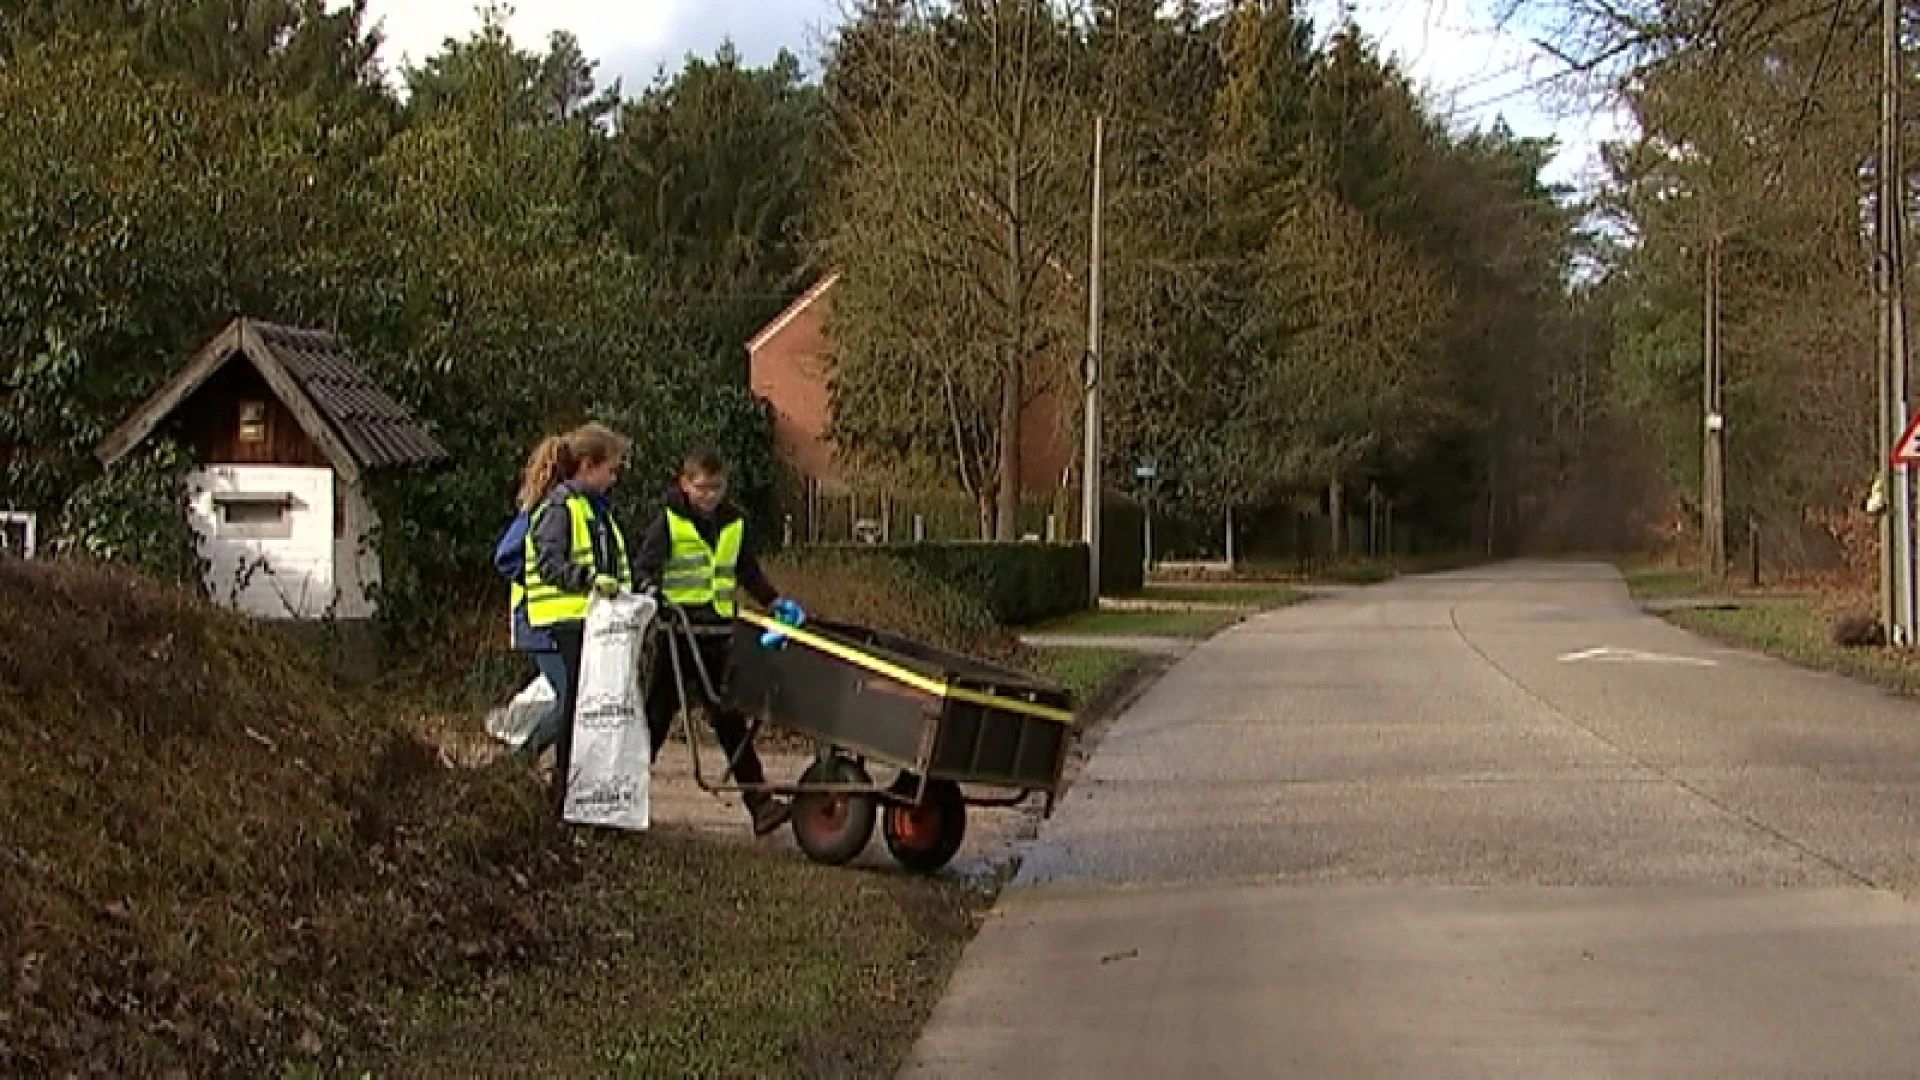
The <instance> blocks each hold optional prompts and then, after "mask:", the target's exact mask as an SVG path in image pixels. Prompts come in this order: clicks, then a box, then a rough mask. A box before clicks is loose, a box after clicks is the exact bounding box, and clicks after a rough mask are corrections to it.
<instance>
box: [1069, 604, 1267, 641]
mask: <svg viewBox="0 0 1920 1080" xmlns="http://www.w3.org/2000/svg"><path fill="white" fill-rule="evenodd" d="M1240 619H1241V615H1240V613H1238V612H1234V611H1217V610H1215V611H1209V610H1191V611H1080V612H1075V613H1074V614H1072V615H1063V616H1061V617H1060V618H1058V619H1051V620H1048V621H1047V622H1044V623H1041V624H1040V625H1038V626H1036V627H1034V628H1033V630H1034V632H1035V633H1041V634H1092V635H1103V636H1139V637H1196V638H1199V637H1209V636H1211V635H1213V634H1216V633H1218V632H1220V631H1221V630H1224V629H1226V628H1227V627H1229V626H1232V625H1233V624H1234V623H1236V622H1239V621H1240Z"/></svg>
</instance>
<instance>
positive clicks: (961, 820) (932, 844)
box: [654, 601, 1077, 873]
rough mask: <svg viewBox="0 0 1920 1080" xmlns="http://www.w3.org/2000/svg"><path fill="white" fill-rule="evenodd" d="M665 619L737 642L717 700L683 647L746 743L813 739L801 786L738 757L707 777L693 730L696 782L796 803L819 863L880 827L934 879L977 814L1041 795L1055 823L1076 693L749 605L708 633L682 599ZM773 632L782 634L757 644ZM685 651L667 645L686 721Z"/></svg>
mask: <svg viewBox="0 0 1920 1080" xmlns="http://www.w3.org/2000/svg"><path fill="white" fill-rule="evenodd" d="M661 612H662V615H663V618H662V619H661V622H660V624H659V626H660V630H661V633H662V635H663V636H664V635H673V634H680V635H685V637H686V638H687V644H688V645H689V646H691V645H692V644H693V643H694V642H693V639H694V638H695V637H696V636H700V635H703V634H710V633H714V632H715V631H716V630H717V631H718V632H721V633H729V634H730V635H731V641H730V643H729V646H728V647H729V655H730V659H731V661H732V673H731V677H730V678H729V679H728V680H727V685H726V686H724V687H719V688H718V690H719V691H720V693H719V694H716V693H714V690H715V689H716V688H715V686H714V683H713V680H712V678H711V675H710V673H709V672H708V671H707V670H706V665H705V664H704V663H703V662H701V660H700V652H699V650H698V649H697V648H691V647H689V648H687V649H685V650H684V652H685V653H686V655H688V656H690V657H692V658H693V667H694V668H695V674H696V675H697V677H698V678H699V679H700V680H701V684H702V686H703V687H704V688H705V689H706V690H707V691H708V694H709V698H708V699H709V700H713V701H720V700H724V701H726V702H727V703H728V704H729V705H731V706H732V707H733V708H736V709H738V710H739V711H740V712H741V713H742V714H744V715H745V716H746V717H748V720H749V728H748V737H747V743H748V744H749V745H750V744H752V743H753V742H754V741H755V740H756V739H757V737H758V735H759V733H760V731H761V729H762V727H763V726H764V725H765V724H766V723H768V722H771V723H774V724H776V725H778V726H779V727H781V728H784V729H787V730H789V731H792V732H795V733H797V734H800V735H802V736H805V737H806V738H808V739H809V740H811V741H812V742H813V743H814V744H815V747H816V754H815V758H814V760H813V762H812V763H811V764H810V765H808V767H807V768H806V770H805V771H804V772H803V773H802V774H801V775H800V778H799V780H798V781H797V782H794V783H786V784H782V783H774V782H768V783H761V784H743V783H740V782H738V781H736V780H735V779H734V777H733V766H734V762H732V761H728V763H727V769H726V772H725V774H724V775H723V776H722V777H721V778H720V779H719V780H718V781H714V782H709V781H708V780H707V778H706V777H705V776H704V775H703V773H702V770H701V765H700V753H699V744H698V741H697V740H698V735H696V731H697V730H698V728H700V727H702V726H703V725H698V724H694V723H691V722H689V723H688V724H687V742H688V744H689V746H690V747H691V748H692V750H693V758H694V780H695V782H696V783H698V784H699V785H700V787H701V788H702V789H703V790H705V791H709V792H715V793H719V792H747V791H759V792H765V793H767V794H769V795H788V796H792V798H793V814H792V823H791V827H792V830H793V837H794V840H795V841H796V842H797V843H798V844H799V846H800V850H801V851H803V852H805V853H806V854H807V856H808V857H809V858H811V859H813V860H814V861H816V862H821V863H826V864H829V865H836V866H837V865H842V864H844V863H847V862H849V861H851V860H852V859H854V858H856V857H857V856H859V854H860V853H861V852H862V851H864V850H866V847H867V844H868V843H869V842H870V841H871V839H872V837H873V830H874V825H875V824H876V820H877V822H878V824H879V826H880V830H881V834H882V836H883V837H884V838H885V841H886V845H887V850H888V851H889V852H890V853H891V854H892V855H893V857H894V859H895V861H897V862H899V863H900V865H902V866H904V867H906V868H908V869H910V870H916V871H920V872H925V873H930V872H933V871H936V870H939V869H941V868H942V867H944V866H946V865H947V863H948V862H949V861H951V860H952V859H953V857H954V855H955V854H956V853H957V852H958V851H959V850H960V845H961V842H962V841H963V840H964V839H965V837H966V828H967V807H968V806H985V807H1013V806H1017V805H1019V804H1021V803H1023V802H1025V801H1027V800H1028V799H1029V798H1030V797H1032V796H1034V795H1036V794H1040V795H1044V796H1045V805H1044V808H1043V811H1042V813H1043V815H1046V816H1051V815H1052V813H1053V807H1054V803H1055V801H1056V800H1057V799H1058V797H1059V795H1060V791H1061V774H1062V772H1063V771H1064V770H1065V768H1066V762H1067V754H1068V753H1069V751H1070V750H1071V748H1072V745H1073V740H1074V738H1075V736H1076V734H1077V725H1076V723H1075V719H1074V713H1073V709H1074V701H1073V696H1072V694H1070V693H1069V692H1068V691H1067V690H1065V689H1063V688H1061V687H1060V686H1057V685H1055V684H1052V683H1049V682H1047V681H1045V680H1041V679H1036V678H1035V677H1033V676H1031V675H1027V674H1024V673H1021V672H1018V671H1013V670H1010V669H1007V668H1003V667H998V666H996V665H993V664H988V663H984V662H982V661H980V660H976V659H974V658H972V657H968V656H963V655H960V654H958V653H954V652H949V651H947V650H943V649H936V648H933V647H931V646H928V645H924V644H921V643H919V642H916V641H912V640H909V639H907V638H904V637H901V636H899V635H897V634H891V633H887V632H884V631H880V630H873V629H870V628H867V627H863V626H856V625H853V624H850V623H836V622H808V623H807V624H806V625H805V626H804V627H790V626H786V625H784V624H782V623H778V622H775V621H774V620H773V619H771V618H768V617H766V616H763V615H759V614H754V613H750V612H746V611H742V612H741V613H740V615H739V617H738V618H737V619H736V620H735V622H734V624H733V625H732V626H731V627H730V628H727V629H721V628H713V629H708V628H704V627H696V626H695V624H694V623H693V622H692V621H691V620H690V619H689V618H688V616H687V613H686V612H685V611H684V610H682V609H680V608H679V607H678V606H676V605H673V604H668V603H665V602H664V601H663V602H662V604H661ZM768 630H774V631H778V632H780V633H781V634H783V635H784V639H783V640H782V641H781V642H780V643H779V644H778V645H775V646H772V647H769V646H766V645H762V644H761V641H760V638H761V634H762V633H763V632H765V631H768ZM660 644H661V645H665V644H668V643H667V642H665V641H661V642H660ZM682 651H683V650H681V649H675V648H667V649H666V653H667V655H668V656H669V657H670V658H671V661H670V662H671V667H672V677H673V679H674V681H675V686H676V689H677V690H678V692H679V695H680V702H681V706H682V707H681V712H682V713H683V714H685V713H687V712H688V710H687V708H686V705H687V695H686V681H685V680H686V673H685V672H684V670H683V666H682V663H681V653H682ZM654 662H655V663H658V662H659V661H658V660H655V661H654ZM722 694H724V698H723V697H722V696H721V695H722ZM869 764H878V765H880V766H882V767H884V768H886V769H889V770H892V771H893V773H894V776H893V778H892V780H891V781H890V782H888V783H887V784H885V785H882V784H880V783H879V782H877V781H875V780H874V779H873V777H872V774H871V773H869V771H868V765H869ZM981 789H985V791H982V790H981Z"/></svg>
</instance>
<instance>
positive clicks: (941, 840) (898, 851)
mask: <svg viewBox="0 0 1920 1080" xmlns="http://www.w3.org/2000/svg"><path fill="white" fill-rule="evenodd" d="M917 785H918V781H917V780H916V779H915V778H914V777H911V776H908V775H905V774H902V775H901V777H900V779H898V780H896V781H894V785H893V790H894V791H895V792H896V793H898V794H901V795H905V796H908V797H911V796H912V795H913V792H914V789H915V787H916V786H917ZM880 833H881V835H882V836H883V837H884V838H885V839H886V842H887V852H888V853H889V854H891V855H892V856H893V859H894V861H895V862H897V863H899V864H900V865H901V866H904V867H906V868H907V869H909V870H912V871H915V872H916V873H921V874H931V873H934V872H936V871H938V870H940V869H942V868H944V867H945V866H946V865H947V864H948V863H950V862H952V861H953V857H954V856H955V855H958V854H959V853H960V845H961V843H962V842H963V841H965V840H966V838H967V802H966V800H965V799H964V798H962V797H961V795H960V785H959V784H956V783H954V782H953V781H951V780H942V779H939V778H938V777H935V778H932V779H929V780H928V781H927V792H926V796H925V797H924V798H923V799H922V800H921V803H920V805H919V806H901V805H899V804H898V803H889V804H887V806H886V807H885V808H884V809H882V810H881V812H880Z"/></svg>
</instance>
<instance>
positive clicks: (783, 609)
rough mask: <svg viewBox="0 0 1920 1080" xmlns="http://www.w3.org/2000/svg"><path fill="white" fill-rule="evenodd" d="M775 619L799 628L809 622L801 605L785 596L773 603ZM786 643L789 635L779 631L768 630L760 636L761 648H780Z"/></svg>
mask: <svg viewBox="0 0 1920 1080" xmlns="http://www.w3.org/2000/svg"><path fill="white" fill-rule="evenodd" d="M773 618H774V620H775V621H776V622H781V623H785V624H786V625H788V626H799V625H800V624H801V623H804V622H806V621H807V613H806V612H805V611H803V610H801V607H800V605H799V604H797V603H795V602H794V601H792V600H789V599H787V598H786V597H784V596H783V597H781V598H780V599H778V600H775V601H774V602H773ZM786 643H787V635H785V634H783V633H781V632H780V631H778V630H767V631H765V632H763V633H762V634H761V635H760V647H761V648H763V649H775V648H780V647H782V646H784V645H786Z"/></svg>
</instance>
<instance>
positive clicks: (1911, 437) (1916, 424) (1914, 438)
mask: <svg viewBox="0 0 1920 1080" xmlns="http://www.w3.org/2000/svg"><path fill="white" fill-rule="evenodd" d="M1893 463H1894V464H1895V465H1920V412H1916V413H1914V414H1913V418H1912V419H1911V420H1908V421H1907V430H1905V431H1903V432H1901V433H1900V441H1899V442H1896V443H1894V444H1893Z"/></svg>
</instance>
